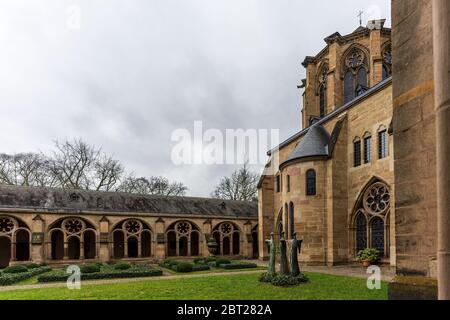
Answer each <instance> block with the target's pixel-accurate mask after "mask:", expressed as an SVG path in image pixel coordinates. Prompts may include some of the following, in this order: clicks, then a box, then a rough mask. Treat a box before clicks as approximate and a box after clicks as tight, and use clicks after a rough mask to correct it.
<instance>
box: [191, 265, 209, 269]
mask: <svg viewBox="0 0 450 320" xmlns="http://www.w3.org/2000/svg"><path fill="white" fill-rule="evenodd" d="M209 269H210V267H209V266H208V265H207V264H196V265H194V266H193V267H192V271H205V270H209Z"/></svg>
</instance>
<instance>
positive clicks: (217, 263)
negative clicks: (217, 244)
mask: <svg viewBox="0 0 450 320" xmlns="http://www.w3.org/2000/svg"><path fill="white" fill-rule="evenodd" d="M230 263H231V260H230V259H224V258H220V259H217V260H216V267H218V268H220V265H223V264H230Z"/></svg>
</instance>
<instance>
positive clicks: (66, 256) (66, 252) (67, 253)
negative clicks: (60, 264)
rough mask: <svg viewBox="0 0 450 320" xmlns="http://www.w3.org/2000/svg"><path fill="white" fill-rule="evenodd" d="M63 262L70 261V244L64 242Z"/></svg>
mask: <svg viewBox="0 0 450 320" xmlns="http://www.w3.org/2000/svg"><path fill="white" fill-rule="evenodd" d="M63 260H69V243H68V242H67V241H64V257H63Z"/></svg>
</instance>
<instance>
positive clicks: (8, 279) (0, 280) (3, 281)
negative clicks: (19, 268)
mask: <svg viewBox="0 0 450 320" xmlns="http://www.w3.org/2000/svg"><path fill="white" fill-rule="evenodd" d="M50 270H51V268H50V267H47V266H39V267H37V268H31V269H27V271H26V272H20V273H5V272H3V273H1V274H0V286H9V285H12V284H14V283H17V282H20V281H23V280H26V279H29V278H32V277H34V276H37V275H39V274H42V273H46V272H49V271H50Z"/></svg>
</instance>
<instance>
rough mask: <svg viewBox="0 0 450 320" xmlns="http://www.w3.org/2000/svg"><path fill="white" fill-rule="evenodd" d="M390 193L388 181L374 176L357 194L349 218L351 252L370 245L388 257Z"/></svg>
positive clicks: (353, 254)
mask: <svg viewBox="0 0 450 320" xmlns="http://www.w3.org/2000/svg"><path fill="white" fill-rule="evenodd" d="M390 197H391V194H390V187H389V185H388V184H387V183H386V182H385V181H384V180H382V179H381V178H379V177H372V178H371V179H370V180H369V181H368V182H367V184H366V185H365V186H364V187H363V188H362V190H361V191H360V193H359V194H358V196H357V198H356V199H355V204H354V207H353V210H352V212H353V213H352V215H351V216H350V220H349V229H350V234H351V236H350V239H349V241H350V246H349V248H350V254H351V255H352V256H355V255H356V254H357V253H358V251H359V250H362V249H363V248H364V247H367V248H375V249H378V250H379V251H380V253H381V255H382V256H383V257H385V258H387V257H389V243H390V230H389V225H390V221H389V219H390Z"/></svg>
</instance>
